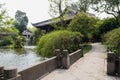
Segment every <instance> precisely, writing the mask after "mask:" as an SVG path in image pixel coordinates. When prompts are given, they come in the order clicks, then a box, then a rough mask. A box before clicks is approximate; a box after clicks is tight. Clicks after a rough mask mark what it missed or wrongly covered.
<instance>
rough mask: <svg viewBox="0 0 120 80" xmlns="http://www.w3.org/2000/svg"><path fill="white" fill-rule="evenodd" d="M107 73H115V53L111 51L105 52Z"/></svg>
mask: <svg viewBox="0 0 120 80" xmlns="http://www.w3.org/2000/svg"><path fill="white" fill-rule="evenodd" d="M107 74H110V75H115V54H114V53H113V52H108V54H107Z"/></svg>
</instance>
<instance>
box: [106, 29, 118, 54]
mask: <svg viewBox="0 0 120 80" xmlns="http://www.w3.org/2000/svg"><path fill="white" fill-rule="evenodd" d="M104 41H105V44H107V45H108V47H112V48H113V49H112V50H113V51H114V52H115V53H116V54H117V55H120V28H117V29H114V30H112V31H110V32H108V33H107V34H105V36H104Z"/></svg>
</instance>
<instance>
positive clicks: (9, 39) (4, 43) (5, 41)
mask: <svg viewBox="0 0 120 80" xmlns="http://www.w3.org/2000/svg"><path fill="white" fill-rule="evenodd" d="M12 41H13V39H12V37H11V36H6V37H3V39H2V40H1V41H0V46H7V45H10V44H12Z"/></svg>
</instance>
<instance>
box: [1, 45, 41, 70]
mask: <svg viewBox="0 0 120 80" xmlns="http://www.w3.org/2000/svg"><path fill="white" fill-rule="evenodd" d="M34 48H35V47H34V46H31V47H30V46H29V47H27V46H26V47H25V49H22V50H20V49H18V50H14V49H0V66H4V67H17V68H18V71H21V70H23V69H25V68H27V67H30V66H32V65H34V64H37V63H38V62H40V61H41V57H40V56H39V55H37V54H36V53H35V51H34Z"/></svg>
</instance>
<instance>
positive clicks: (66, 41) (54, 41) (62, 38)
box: [37, 30, 83, 57]
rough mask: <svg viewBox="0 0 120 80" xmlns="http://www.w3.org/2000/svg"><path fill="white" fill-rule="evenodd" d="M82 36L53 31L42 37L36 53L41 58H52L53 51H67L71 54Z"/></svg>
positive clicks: (74, 33) (76, 33)
mask: <svg viewBox="0 0 120 80" xmlns="http://www.w3.org/2000/svg"><path fill="white" fill-rule="evenodd" d="M82 37H83V36H82V34H81V33H78V32H71V31H66V30H64V31H54V32H51V33H49V34H46V35H44V36H42V37H41V38H40V40H39V42H38V45H37V52H38V53H39V54H40V55H41V56H43V57H52V56H54V55H55V54H54V51H55V49H61V50H63V49H68V50H69V51H70V52H73V51H75V50H77V49H78V48H79V44H80V43H81V41H82Z"/></svg>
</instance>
